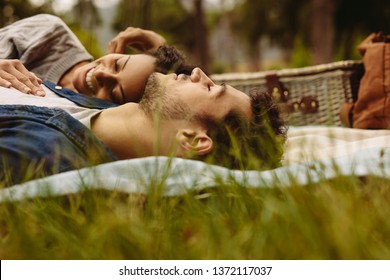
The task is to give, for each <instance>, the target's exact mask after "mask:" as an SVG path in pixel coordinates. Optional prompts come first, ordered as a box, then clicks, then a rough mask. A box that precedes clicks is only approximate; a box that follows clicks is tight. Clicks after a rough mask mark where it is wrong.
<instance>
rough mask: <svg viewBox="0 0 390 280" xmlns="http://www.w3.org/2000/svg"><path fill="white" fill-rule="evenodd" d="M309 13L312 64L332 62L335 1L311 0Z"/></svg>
mask: <svg viewBox="0 0 390 280" xmlns="http://www.w3.org/2000/svg"><path fill="white" fill-rule="evenodd" d="M311 11H312V12H311V22H312V24H311V26H312V28H311V46H312V59H313V63H314V64H322V63H328V62H332V61H333V59H334V49H333V45H334V33H335V25H334V18H335V17H334V13H335V0H312V7H311Z"/></svg>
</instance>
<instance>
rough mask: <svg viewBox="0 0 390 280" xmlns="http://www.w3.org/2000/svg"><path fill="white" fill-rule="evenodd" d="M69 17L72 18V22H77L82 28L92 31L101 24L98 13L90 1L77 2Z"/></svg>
mask: <svg viewBox="0 0 390 280" xmlns="http://www.w3.org/2000/svg"><path fill="white" fill-rule="evenodd" d="M71 15H72V16H73V17H74V18H73V21H74V22H77V23H78V24H79V25H80V26H81V27H82V28H86V29H93V28H94V27H95V26H99V25H101V23H102V20H101V18H100V15H99V11H98V9H97V8H96V5H95V3H94V2H93V1H92V0H77V2H76V4H75V5H74V6H73V8H72V13H71Z"/></svg>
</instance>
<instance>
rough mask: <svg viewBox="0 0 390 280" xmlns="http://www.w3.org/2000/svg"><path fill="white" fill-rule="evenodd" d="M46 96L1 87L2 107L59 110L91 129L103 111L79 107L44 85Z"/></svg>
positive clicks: (0, 99)
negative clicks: (29, 106) (40, 107)
mask: <svg viewBox="0 0 390 280" xmlns="http://www.w3.org/2000/svg"><path fill="white" fill-rule="evenodd" d="M42 88H43V89H44V91H45V93H46V96H44V97H41V96H35V95H31V94H26V93H22V92H20V91H18V90H16V89H14V88H5V87H0V105H34V106H42V107H49V108H59V109H62V110H64V111H65V112H67V113H69V114H70V115H71V116H72V117H74V118H75V119H77V120H79V121H80V122H81V123H82V124H83V125H85V126H86V127H88V128H89V129H91V119H92V118H93V117H94V116H96V115H97V114H99V113H100V112H101V111H102V110H99V109H89V108H84V107H80V106H78V105H77V104H76V103H74V102H72V101H70V100H68V99H66V98H63V97H60V96H58V95H57V94H55V93H54V92H52V91H51V90H50V89H48V88H47V87H46V86H44V85H42Z"/></svg>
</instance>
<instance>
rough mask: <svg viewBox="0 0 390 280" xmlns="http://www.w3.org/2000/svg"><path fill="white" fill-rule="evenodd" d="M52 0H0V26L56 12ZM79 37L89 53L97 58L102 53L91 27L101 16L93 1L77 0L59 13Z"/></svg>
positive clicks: (96, 23) (99, 21) (95, 24)
mask: <svg viewBox="0 0 390 280" xmlns="http://www.w3.org/2000/svg"><path fill="white" fill-rule="evenodd" d="M53 2H54V0H46V1H43V2H42V4H41V5H39V6H35V5H33V4H31V3H30V2H29V1H25V0H0V13H1V16H0V27H1V26H5V25H7V24H10V23H12V22H15V21H17V20H19V19H23V18H26V17H30V16H33V15H37V14H41V13H48V14H54V15H55V14H56V13H55V11H54V10H53V8H52V5H53ZM59 16H60V17H61V18H62V19H63V20H64V21H65V22H67V23H68V25H69V27H70V28H71V29H72V31H73V32H74V33H75V34H76V36H77V37H78V38H79V39H80V41H81V43H82V44H83V45H84V46H85V47H86V49H87V50H88V51H89V52H90V54H91V55H92V56H93V57H95V58H97V57H100V56H102V55H103V54H104V50H103V49H102V47H101V46H100V43H99V41H98V39H97V36H96V34H94V30H93V28H94V27H95V26H97V25H99V24H100V23H101V18H100V16H99V14H98V10H97V8H96V5H95V4H94V1H92V0H79V1H78V2H77V3H76V4H75V6H74V7H73V9H72V10H71V11H70V12H69V13H66V14H63V15H59Z"/></svg>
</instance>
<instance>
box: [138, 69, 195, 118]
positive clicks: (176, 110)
mask: <svg viewBox="0 0 390 280" xmlns="http://www.w3.org/2000/svg"><path fill="white" fill-rule="evenodd" d="M139 107H140V109H141V110H143V111H144V113H145V114H146V115H147V116H149V117H152V118H153V117H158V118H159V119H161V120H184V119H190V118H191V117H192V115H191V109H190V107H189V106H188V105H187V104H185V103H184V102H183V101H181V100H180V99H179V98H175V97H174V96H173V95H170V94H169V90H168V89H167V88H166V86H165V85H163V84H161V82H160V81H159V79H158V78H157V74H155V73H153V74H151V75H150V76H149V78H148V79H147V81H146V86H145V91H144V95H143V96H142V98H141V100H140V102H139Z"/></svg>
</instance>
